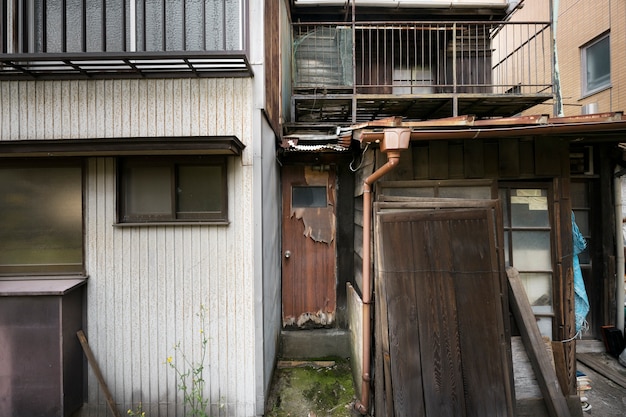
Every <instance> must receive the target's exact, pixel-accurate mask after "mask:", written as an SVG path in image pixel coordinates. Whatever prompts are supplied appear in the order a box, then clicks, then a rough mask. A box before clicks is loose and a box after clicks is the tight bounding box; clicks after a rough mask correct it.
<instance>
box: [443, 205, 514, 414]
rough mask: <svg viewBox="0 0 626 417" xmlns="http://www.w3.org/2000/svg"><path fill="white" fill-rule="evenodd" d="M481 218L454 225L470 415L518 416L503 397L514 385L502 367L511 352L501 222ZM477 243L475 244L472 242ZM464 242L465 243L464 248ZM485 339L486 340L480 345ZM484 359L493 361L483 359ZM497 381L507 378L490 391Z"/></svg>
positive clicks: (485, 214)
mask: <svg viewBox="0 0 626 417" xmlns="http://www.w3.org/2000/svg"><path fill="white" fill-rule="evenodd" d="M483 213H484V217H483V218H481V219H468V220H466V221H464V222H455V223H453V224H452V225H451V227H452V228H453V230H451V233H450V234H449V235H450V236H461V237H464V238H465V239H463V240H461V239H451V240H450V242H451V246H452V248H451V253H452V254H453V255H454V257H453V262H452V270H453V271H463V273H462V274H461V275H460V276H459V277H458V278H457V279H456V280H455V281H454V283H455V290H456V292H457V294H460V296H459V297H457V298H456V303H457V309H458V311H459V312H468V311H471V312H472V314H471V315H469V314H460V315H459V337H460V340H461V351H462V352H463V359H464V360H463V376H464V382H465V386H466V388H465V389H466V395H467V398H468V399H467V401H466V410H467V414H468V415H475V416H482V415H489V416H506V415H512V409H511V403H507V402H505V401H502V397H503V396H504V397H505V398H510V397H511V396H512V390H513V387H512V386H511V381H510V379H509V378H506V373H503V372H502V370H503V369H506V368H505V367H506V366H507V365H508V361H507V358H506V356H505V352H506V351H507V350H506V345H507V343H506V337H505V334H504V321H503V320H504V311H502V308H501V306H502V304H501V295H500V294H501V291H500V277H499V268H498V261H497V257H496V256H494V255H495V252H494V251H493V249H492V248H495V242H494V239H493V231H494V230H495V225H494V224H493V220H492V219H490V218H489V214H490V213H489V212H488V211H484V212H483ZM468 241H473V242H474V244H473V245H467V242H468ZM461 245H462V246H461ZM476 340H480V341H481V343H475V341H476ZM481 357H488V358H491V359H492V360H489V361H481V360H480V358H481ZM494 381H501V385H500V387H499V389H498V390H485V389H484V388H483V387H485V386H492V384H493V382H494Z"/></svg>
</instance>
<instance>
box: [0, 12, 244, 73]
mask: <svg viewBox="0 0 626 417" xmlns="http://www.w3.org/2000/svg"><path fill="white" fill-rule="evenodd" d="M247 4H248V0H234V1H216V2H204V1H202V2H198V1H195V0H154V1H150V2H146V1H145V0H119V1H106V2H105V1H102V0H72V1H68V0H25V1H20V2H7V1H4V2H0V17H1V19H0V52H1V54H0V79H11V78H18V79H19V78H25V79H29V78H30V79H33V78H34V79H47V78H115V77H168V76H178V77H179V76H185V75H187V76H248V75H250V74H251V68H250V65H249V62H248V46H247V45H248V33H247V21H248V16H247V13H248V12H247Z"/></svg>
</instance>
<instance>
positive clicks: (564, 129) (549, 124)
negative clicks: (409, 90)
mask: <svg viewBox="0 0 626 417" xmlns="http://www.w3.org/2000/svg"><path fill="white" fill-rule="evenodd" d="M418 123H419V125H417V124H415V123H407V124H403V123H402V122H401V123H389V125H387V126H385V125H384V124H381V123H376V124H374V125H372V126H369V125H367V124H365V125H364V124H361V125H357V126H355V129H354V130H353V139H356V140H358V141H360V142H365V143H372V142H378V141H380V140H382V138H383V130H384V128H387V127H389V128H391V127H394V128H397V127H408V128H411V141H423V140H446V139H447V140H454V139H457V140H458V139H503V138H512V137H528V136H535V137H537V136H543V137H555V138H556V137H558V138H568V139H570V140H576V141H581V140H610V141H615V142H622V141H625V140H626V120H625V119H624V118H623V116H622V114H621V112H616V113H602V114H598V115H585V116H574V117H567V118H544V117H539V116H537V117H533V116H523V117H517V118H516V117H513V118H507V120H506V121H504V120H501V119H494V120H480V121H472V120H471V119H466V120H462V118H455V121H451V119H441V120H439V121H432V122H431V121H425V122H418Z"/></svg>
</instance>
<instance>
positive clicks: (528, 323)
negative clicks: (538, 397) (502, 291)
mask: <svg viewBox="0 0 626 417" xmlns="http://www.w3.org/2000/svg"><path fill="white" fill-rule="evenodd" d="M506 272H507V276H508V281H509V305H510V306H511V311H512V312H513V316H514V317H515V321H516V323H517V326H518V328H519V330H520V333H521V336H522V341H523V342H524V346H525V347H526V351H527V353H528V357H529V359H530V362H531V363H532V365H533V369H534V371H535V376H536V377H537V384H538V385H539V389H540V390H541V394H542V395H543V398H544V400H545V403H546V408H547V409H548V413H549V414H550V416H551V417H571V413H570V411H569V408H568V406H567V401H566V399H565V396H564V395H563V394H562V392H561V388H560V385H559V380H558V378H557V376H556V372H555V371H554V368H553V367H552V363H551V361H550V357H549V356H548V351H547V349H546V348H545V345H544V341H543V339H542V337H541V333H540V332H539V327H538V326H537V321H536V319H535V315H534V313H533V310H532V307H531V306H530V303H529V302H528V297H527V296H526V291H525V290H524V287H523V285H522V282H521V280H520V278H519V273H518V272H517V270H516V269H515V268H507V271H506Z"/></svg>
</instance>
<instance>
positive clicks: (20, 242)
mask: <svg viewBox="0 0 626 417" xmlns="http://www.w3.org/2000/svg"><path fill="white" fill-rule="evenodd" d="M82 178H83V174H82V165H81V163H80V161H73V160H72V161H67V162H52V161H36V162H33V161H24V160H22V161H4V162H3V163H2V166H0V275H25V274H28V275H42V274H45V275H54V274H68V273H76V274H80V273H83V269H84V268H83V217H82V216H83V206H82Z"/></svg>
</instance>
